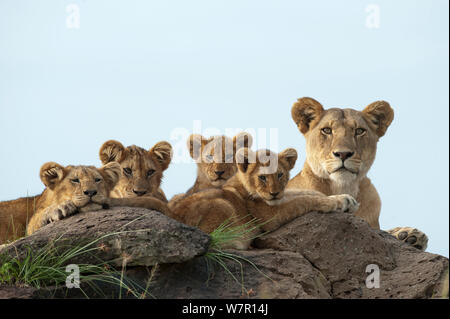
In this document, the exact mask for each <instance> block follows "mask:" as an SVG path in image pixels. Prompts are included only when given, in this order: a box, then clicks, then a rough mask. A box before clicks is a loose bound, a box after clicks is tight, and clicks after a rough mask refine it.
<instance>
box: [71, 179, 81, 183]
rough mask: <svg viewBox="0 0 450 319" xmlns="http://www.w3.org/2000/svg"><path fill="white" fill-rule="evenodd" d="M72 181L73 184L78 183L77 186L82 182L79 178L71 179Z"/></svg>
mask: <svg viewBox="0 0 450 319" xmlns="http://www.w3.org/2000/svg"><path fill="white" fill-rule="evenodd" d="M70 181H71V182H72V183H77V184H78V183H79V182H80V180H79V179H78V178H74V179H71V180H70Z"/></svg>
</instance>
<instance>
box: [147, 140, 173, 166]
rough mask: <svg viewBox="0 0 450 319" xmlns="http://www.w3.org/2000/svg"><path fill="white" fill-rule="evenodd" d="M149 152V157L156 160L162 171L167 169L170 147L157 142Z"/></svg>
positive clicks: (170, 158)
mask: <svg viewBox="0 0 450 319" xmlns="http://www.w3.org/2000/svg"><path fill="white" fill-rule="evenodd" d="M149 152H150V155H151V156H153V157H154V158H156V160H157V161H158V163H159V164H160V165H161V168H162V170H163V171H164V170H165V169H166V168H167V167H169V164H170V161H171V160H172V145H170V144H169V143H168V142H165V141H163V142H159V143H156V144H155V146H153V147H152V148H151V149H150V151H149Z"/></svg>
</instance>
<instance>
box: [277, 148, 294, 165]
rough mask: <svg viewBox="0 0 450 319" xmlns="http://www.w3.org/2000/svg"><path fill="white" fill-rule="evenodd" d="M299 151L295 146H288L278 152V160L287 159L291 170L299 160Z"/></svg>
mask: <svg viewBox="0 0 450 319" xmlns="http://www.w3.org/2000/svg"><path fill="white" fill-rule="evenodd" d="M297 157H298V155H297V151H296V150H295V149H293V148H287V149H285V150H284V151H283V152H281V153H280V154H278V161H283V160H284V161H285V162H286V163H287V164H288V168H289V170H291V169H293V168H294V166H295V162H296V161H297Z"/></svg>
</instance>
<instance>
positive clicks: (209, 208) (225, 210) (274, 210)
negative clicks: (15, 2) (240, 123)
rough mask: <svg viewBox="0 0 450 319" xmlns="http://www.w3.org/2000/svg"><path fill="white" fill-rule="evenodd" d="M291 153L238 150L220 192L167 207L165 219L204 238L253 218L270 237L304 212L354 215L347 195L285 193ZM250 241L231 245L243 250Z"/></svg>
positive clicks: (206, 192) (293, 152) (294, 154)
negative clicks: (168, 217)
mask: <svg viewBox="0 0 450 319" xmlns="http://www.w3.org/2000/svg"><path fill="white" fill-rule="evenodd" d="M296 160H297V152H296V150H294V149H292V148H288V149H286V150H284V151H283V152H281V153H280V154H276V153H274V152H271V151H269V150H259V151H257V152H253V151H251V150H250V149H248V148H241V149H240V150H238V152H237V154H236V162H237V164H236V166H237V173H236V174H235V175H234V176H233V177H231V178H230V179H229V180H228V181H227V182H226V183H225V185H223V187H222V188H221V189H207V190H204V191H201V192H198V193H195V194H192V195H190V196H188V197H186V198H184V199H182V200H180V201H179V202H178V203H176V204H175V205H173V207H172V209H171V211H172V214H171V217H173V218H174V219H177V220H178V221H180V222H183V223H186V224H188V225H191V226H196V227H199V228H200V229H201V230H203V231H205V232H207V233H209V232H211V231H213V230H214V229H216V228H217V227H218V226H219V225H221V224H222V223H223V222H224V221H226V220H230V221H235V222H236V223H237V224H240V223H245V222H247V221H248V220H250V219H252V218H256V219H257V220H258V222H260V223H261V224H262V225H261V226H260V229H259V230H258V232H260V231H273V230H275V229H277V228H279V227H280V226H282V225H283V224H285V223H287V222H289V221H291V220H292V219H294V218H296V217H298V216H300V215H303V214H305V213H307V212H310V211H320V212H333V211H335V212H354V211H356V210H357V209H358V206H359V204H358V203H357V202H356V200H355V199H354V198H353V197H352V196H350V195H336V196H325V195H323V194H321V193H319V192H315V191H303V190H285V188H286V185H287V183H288V181H289V171H290V170H291V169H292V168H293V167H294V165H295V162H296ZM250 243H251V240H243V241H239V242H235V243H233V247H234V248H237V249H247V248H248V247H249V245H250Z"/></svg>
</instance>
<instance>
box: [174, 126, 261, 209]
mask: <svg viewBox="0 0 450 319" xmlns="http://www.w3.org/2000/svg"><path fill="white" fill-rule="evenodd" d="M252 144H253V138H252V136H251V135H250V134H248V133H246V132H241V133H239V134H237V135H236V136H234V137H233V138H230V137H227V136H224V135H222V136H213V137H210V138H205V137H203V136H201V135H199V134H192V135H191V136H189V138H188V140H187V147H188V149H189V154H190V155H191V157H192V159H194V160H195V161H196V163H197V178H196V180H195V182H194V185H193V186H192V187H191V188H189V189H188V190H187V191H186V193H184V194H177V195H175V196H174V197H172V199H171V200H170V202H169V207H171V206H173V205H175V203H176V202H178V201H179V200H180V199H182V198H184V197H186V196H189V195H192V194H194V193H197V192H200V191H202V190H205V189H208V188H221V187H222V186H223V185H224V184H225V183H226V181H227V180H229V179H230V178H231V177H232V176H233V175H234V174H235V173H236V170H237V168H236V160H235V155H236V152H237V151H238V150H239V149H240V148H242V147H248V148H250V147H251V146H252Z"/></svg>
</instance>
